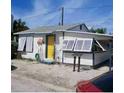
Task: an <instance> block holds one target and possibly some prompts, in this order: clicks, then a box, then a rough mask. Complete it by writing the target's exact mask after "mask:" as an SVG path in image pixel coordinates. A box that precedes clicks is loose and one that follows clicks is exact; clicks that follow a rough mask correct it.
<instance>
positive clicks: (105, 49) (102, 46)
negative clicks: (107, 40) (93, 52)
mask: <svg viewBox="0 0 124 93" xmlns="http://www.w3.org/2000/svg"><path fill="white" fill-rule="evenodd" d="M95 41H96V43H97V44H98V45H99V46H100V48H101V49H102V51H106V49H104V48H103V46H102V45H101V44H100V43H99V42H98V41H97V40H95Z"/></svg>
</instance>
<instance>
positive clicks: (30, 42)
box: [26, 36, 33, 52]
mask: <svg viewBox="0 0 124 93" xmlns="http://www.w3.org/2000/svg"><path fill="white" fill-rule="evenodd" d="M32 50H33V37H32V36H29V37H27V42H26V52H32Z"/></svg>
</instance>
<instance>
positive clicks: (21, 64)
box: [12, 60, 109, 89]
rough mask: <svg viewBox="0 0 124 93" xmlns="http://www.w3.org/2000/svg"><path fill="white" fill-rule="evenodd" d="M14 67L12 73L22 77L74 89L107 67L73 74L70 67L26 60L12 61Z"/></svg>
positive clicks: (101, 72)
mask: <svg viewBox="0 0 124 93" xmlns="http://www.w3.org/2000/svg"><path fill="white" fill-rule="evenodd" d="M12 63H13V65H14V66H16V67H17V69H16V70H13V71H12V73H14V74H20V75H24V76H26V77H29V78H33V79H36V80H39V81H44V82H48V83H51V84H54V85H57V86H62V87H65V88H71V89H74V88H75V85H76V83H77V82H78V81H80V80H87V79H92V78H94V77H96V76H99V75H101V74H103V73H105V72H107V71H109V68H108V67H107V66H104V67H101V68H99V69H97V70H94V69H90V70H81V72H73V66H72V65H65V64H52V65H48V64H42V63H37V62H36V61H28V60H12Z"/></svg>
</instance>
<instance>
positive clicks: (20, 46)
mask: <svg viewBox="0 0 124 93" xmlns="http://www.w3.org/2000/svg"><path fill="white" fill-rule="evenodd" d="M25 43H26V37H19V42H18V51H23V50H24V46H25Z"/></svg>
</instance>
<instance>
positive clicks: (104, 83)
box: [76, 71, 113, 92]
mask: <svg viewBox="0 0 124 93" xmlns="http://www.w3.org/2000/svg"><path fill="white" fill-rule="evenodd" d="M76 92H113V71H111V72H107V73H105V74H103V75H101V76H99V77H96V78H94V79H91V80H86V81H80V82H78V84H77V86H76Z"/></svg>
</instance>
